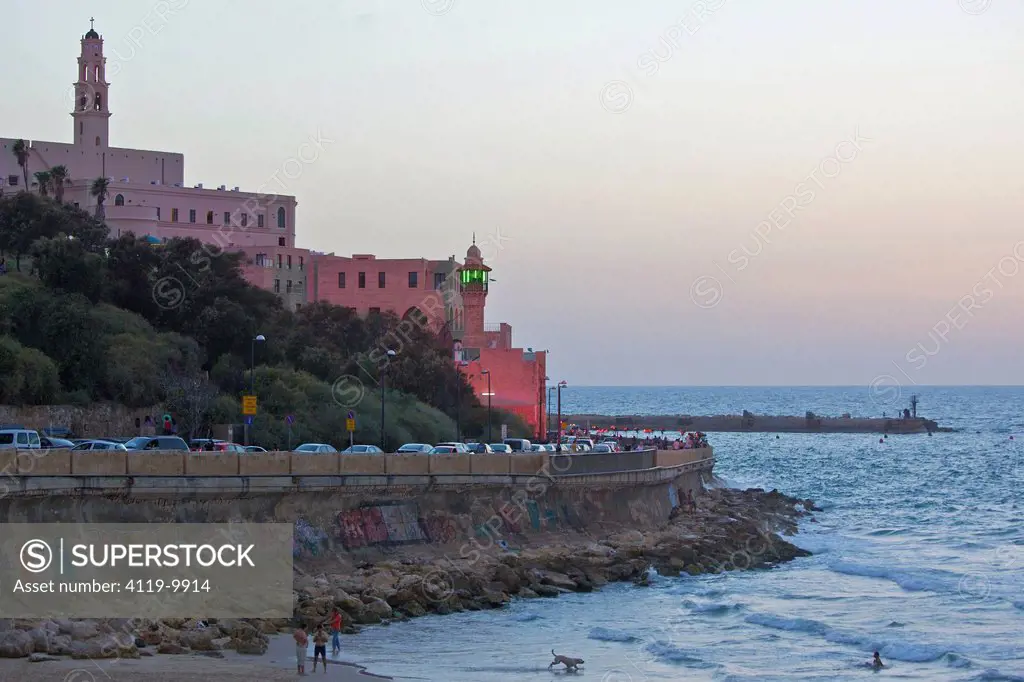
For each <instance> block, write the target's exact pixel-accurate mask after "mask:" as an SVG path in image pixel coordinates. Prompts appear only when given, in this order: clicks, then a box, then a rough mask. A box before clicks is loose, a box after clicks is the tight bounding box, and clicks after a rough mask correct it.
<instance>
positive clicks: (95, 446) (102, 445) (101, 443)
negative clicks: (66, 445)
mask: <svg viewBox="0 0 1024 682" xmlns="http://www.w3.org/2000/svg"><path fill="white" fill-rule="evenodd" d="M71 449H72V450H124V451H127V450H128V448H126V447H125V446H124V443H114V442H112V441H109V440H87V441H85V442H84V443H79V444H78V445H76V446H75V447H73V448H71Z"/></svg>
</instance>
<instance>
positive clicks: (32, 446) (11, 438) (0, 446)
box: [0, 429, 42, 450]
mask: <svg viewBox="0 0 1024 682" xmlns="http://www.w3.org/2000/svg"><path fill="white" fill-rule="evenodd" d="M41 447H42V446H41V445H40V444H39V432H38V431H31V430H29V429H0V450H38V449H40V448H41Z"/></svg>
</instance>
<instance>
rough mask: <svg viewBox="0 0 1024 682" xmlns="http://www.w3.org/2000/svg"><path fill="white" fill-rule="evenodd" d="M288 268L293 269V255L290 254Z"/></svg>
mask: <svg viewBox="0 0 1024 682" xmlns="http://www.w3.org/2000/svg"><path fill="white" fill-rule="evenodd" d="M288 269H289V270H291V269H292V257H291V256H288Z"/></svg>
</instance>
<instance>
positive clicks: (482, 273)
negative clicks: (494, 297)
mask: <svg viewBox="0 0 1024 682" xmlns="http://www.w3.org/2000/svg"><path fill="white" fill-rule="evenodd" d="M459 278H460V281H461V282H462V288H463V289H483V290H484V291H486V290H487V271H486V270H481V269H475V268H466V269H464V270H462V271H461V272H460V273H459Z"/></svg>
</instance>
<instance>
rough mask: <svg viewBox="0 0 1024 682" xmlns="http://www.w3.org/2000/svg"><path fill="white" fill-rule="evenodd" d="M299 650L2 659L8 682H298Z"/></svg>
mask: <svg viewBox="0 0 1024 682" xmlns="http://www.w3.org/2000/svg"><path fill="white" fill-rule="evenodd" d="M294 651H295V649H294V646H293V644H292V640H291V638H290V637H288V636H285V635H278V636H273V637H271V638H270V647H269V648H268V649H267V653H266V654H264V655H262V656H244V655H240V654H237V653H235V652H233V651H224V652H222V653H223V654H224V657H223V658H214V657H209V656H200V655H196V654H189V655H182V656H167V655H157V656H143V657H142V658H138V659H125V660H118V659H110V660H103V661H89V660H84V661H83V660H78V661H76V660H72V659H62V660H59V661H46V662H43V663H30V662H29V661H28V659H20V660H0V681H2V682H8V681H10V682H54V681H55V680H56V681H59V682H129V681H130V682H135V681H136V680H140V681H142V682H179V681H182V682H188V681H191V680H218V681H223V682H252V681H253V680H260V681H261V682H262V681H263V680H268V681H272V680H294V679H295V678H296V677H297V675H296V672H295V655H294ZM312 671H313V660H312V659H309V660H308V661H307V663H306V676H307V677H309V676H312V675H313V672H312ZM316 675H317V676H318V677H322V678H324V679H329V680H332V682H373V680H384V679H390V678H386V677H381V676H377V675H370V674H368V673H366V672H363V671H362V670H361V669H360V668H359V667H358V666H356V665H355V664H352V663H346V662H344V654H342V658H341V659H339V660H338V661H330V660H329V663H328V666H327V673H326V674H325V673H324V672H323V668H320V667H319V666H318V668H317V671H316Z"/></svg>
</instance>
